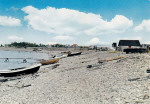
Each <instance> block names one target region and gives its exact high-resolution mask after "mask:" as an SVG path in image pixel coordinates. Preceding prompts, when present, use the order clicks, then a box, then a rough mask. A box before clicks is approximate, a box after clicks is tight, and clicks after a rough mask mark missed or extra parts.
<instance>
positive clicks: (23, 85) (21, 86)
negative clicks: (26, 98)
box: [7, 83, 31, 88]
mask: <svg viewBox="0 0 150 104" xmlns="http://www.w3.org/2000/svg"><path fill="white" fill-rule="evenodd" d="M7 86H8V87H17V88H24V87H29V86H31V84H27V85H25V84H24V83H22V85H16V86H13V85H7Z"/></svg>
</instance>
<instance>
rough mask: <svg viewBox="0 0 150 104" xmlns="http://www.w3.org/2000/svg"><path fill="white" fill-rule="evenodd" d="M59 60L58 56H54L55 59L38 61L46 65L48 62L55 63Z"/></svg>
mask: <svg viewBox="0 0 150 104" xmlns="http://www.w3.org/2000/svg"><path fill="white" fill-rule="evenodd" d="M59 60H60V58H55V59H51V60H45V61H41V62H40V63H41V64H42V65H48V64H54V63H57V62H58V61H59Z"/></svg>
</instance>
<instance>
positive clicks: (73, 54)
mask: <svg viewBox="0 0 150 104" xmlns="http://www.w3.org/2000/svg"><path fill="white" fill-rule="evenodd" d="M81 53H82V52H77V53H69V54H68V57H71V56H76V55H81Z"/></svg>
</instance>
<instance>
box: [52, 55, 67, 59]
mask: <svg viewBox="0 0 150 104" xmlns="http://www.w3.org/2000/svg"><path fill="white" fill-rule="evenodd" d="M67 56H68V54H59V55H56V56H55V57H54V58H60V59H61V58H66V57H67Z"/></svg>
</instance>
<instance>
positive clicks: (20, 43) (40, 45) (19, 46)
mask: <svg viewBox="0 0 150 104" xmlns="http://www.w3.org/2000/svg"><path fill="white" fill-rule="evenodd" d="M8 46H9V47H17V48H22V47H24V48H26V47H46V45H44V44H36V43H29V42H12V43H11V44H8Z"/></svg>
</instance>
